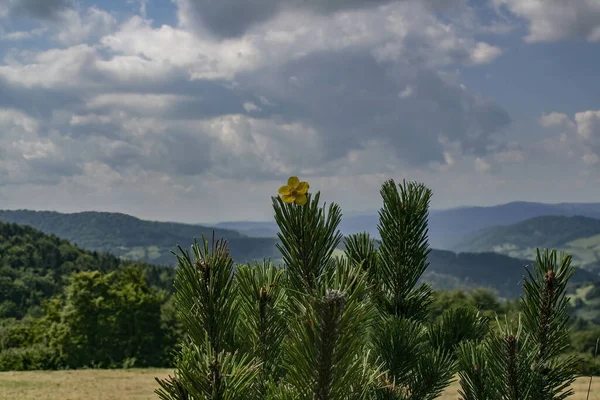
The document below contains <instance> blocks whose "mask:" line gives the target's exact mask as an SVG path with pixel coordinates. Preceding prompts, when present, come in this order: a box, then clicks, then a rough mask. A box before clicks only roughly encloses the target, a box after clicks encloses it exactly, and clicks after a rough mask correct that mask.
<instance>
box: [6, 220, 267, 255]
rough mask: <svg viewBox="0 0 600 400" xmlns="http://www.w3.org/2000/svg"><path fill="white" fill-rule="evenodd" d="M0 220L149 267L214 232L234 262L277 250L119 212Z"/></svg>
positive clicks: (231, 234) (263, 242)
mask: <svg viewBox="0 0 600 400" xmlns="http://www.w3.org/2000/svg"><path fill="white" fill-rule="evenodd" d="M0 221H3V222H8V223H17V224H21V225H28V226H31V227H33V228H36V229H39V230H41V231H42V232H45V233H51V234H54V235H57V236H59V237H61V238H64V239H67V240H69V241H71V242H72V243H74V244H76V245H77V246H79V247H81V248H84V249H88V250H95V251H106V252H110V253H111V254H114V255H116V256H118V257H122V258H126V259H130V260H135V261H145V262H150V263H152V264H162V265H174V263H175V257H174V256H173V254H171V251H176V250H177V245H181V246H183V247H187V246H189V244H190V243H191V241H192V240H193V239H194V238H198V239H199V238H200V237H201V236H202V235H203V234H204V235H206V237H211V236H212V234H213V231H214V233H215V236H216V237H217V238H225V239H227V240H228V242H229V247H230V251H231V255H232V256H233V257H234V259H235V260H236V261H237V262H246V261H251V260H253V259H262V258H263V257H272V256H274V255H276V251H277V249H276V248H275V242H276V240H275V239H272V238H250V237H246V236H244V235H242V234H240V233H239V232H236V231H233V230H227V229H220V228H209V227H205V226H200V225H192V224H181V223H174V222H156V221H145V220H141V219H139V218H135V217H132V216H130V215H125V214H118V213H107V212H81V213H73V214H63V213H58V212H52V211H30V210H15V211H12V210H3V211H2V210H0Z"/></svg>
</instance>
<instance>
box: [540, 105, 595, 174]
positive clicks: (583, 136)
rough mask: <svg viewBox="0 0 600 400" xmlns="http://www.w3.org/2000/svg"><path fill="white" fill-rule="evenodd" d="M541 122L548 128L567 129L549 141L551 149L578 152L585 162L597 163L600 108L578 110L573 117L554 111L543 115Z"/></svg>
mask: <svg viewBox="0 0 600 400" xmlns="http://www.w3.org/2000/svg"><path fill="white" fill-rule="evenodd" d="M540 124H541V125H542V126H544V127H546V128H561V129H565V130H566V131H564V132H562V133H561V134H560V136H559V137H558V138H555V139H554V140H550V141H548V142H547V145H546V146H547V149H548V150H549V151H552V150H556V151H563V152H564V151H568V152H569V153H573V152H577V153H578V154H579V156H580V157H581V159H582V160H583V161H584V163H585V164H587V165H595V164H597V162H598V160H599V155H600V110H587V111H581V112H577V113H575V115H574V117H573V118H572V119H571V118H570V117H569V116H568V115H566V114H563V113H557V112H554V113H550V114H546V115H543V116H542V117H541V118H540ZM572 147H575V149H573V148H572Z"/></svg>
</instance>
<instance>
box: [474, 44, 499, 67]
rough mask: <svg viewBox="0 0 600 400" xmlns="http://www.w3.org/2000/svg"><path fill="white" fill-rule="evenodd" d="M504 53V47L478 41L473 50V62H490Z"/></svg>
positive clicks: (476, 63) (477, 63)
mask: <svg viewBox="0 0 600 400" xmlns="http://www.w3.org/2000/svg"><path fill="white" fill-rule="evenodd" d="M501 54H502V49H500V48H499V47H496V46H491V45H489V44H487V43H485V42H478V43H477V45H476V46H475V48H474V49H473V50H472V51H471V62H472V63H473V64H475V65H479V64H489V63H490V62H492V61H493V60H494V59H495V58H497V57H499V56H500V55H501Z"/></svg>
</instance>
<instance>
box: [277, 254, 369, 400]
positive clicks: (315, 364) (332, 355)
mask: <svg viewBox="0 0 600 400" xmlns="http://www.w3.org/2000/svg"><path fill="white" fill-rule="evenodd" d="M333 264H334V265H333V268H332V269H331V270H330V272H329V273H327V274H324V275H323V279H322V280H321V285H320V286H319V287H318V288H317V291H318V292H317V293H318V294H317V295H316V296H312V295H306V297H303V298H296V299H294V301H295V302H296V303H297V304H296V306H295V307H294V309H295V310H299V313H298V315H299V318H297V319H296V321H295V322H294V323H293V325H292V327H291V329H290V336H289V337H288V339H287V341H286V342H285V344H284V364H285V367H286V371H287V375H286V381H287V382H289V383H290V385H291V386H292V387H293V388H294V392H295V393H296V394H297V397H296V398H297V399H307V400H308V399H311V400H313V399H318V400H329V399H331V400H333V399H362V398H364V396H366V395H367V394H368V390H367V389H370V388H371V387H372V385H373V384H374V383H373V382H374V380H375V378H376V377H377V373H376V369H373V368H371V367H370V366H369V367H365V362H366V361H365V356H364V355H365V353H366V352H367V351H368V343H369V339H370V328H371V324H372V321H373V317H374V308H373V306H372V305H371V304H370V303H369V302H367V301H365V294H366V285H365V276H364V274H362V273H361V272H360V270H358V269H356V268H354V267H352V266H351V265H350V264H349V263H348V262H347V261H344V260H340V259H336V261H334V262H333ZM374 371H375V372H374Z"/></svg>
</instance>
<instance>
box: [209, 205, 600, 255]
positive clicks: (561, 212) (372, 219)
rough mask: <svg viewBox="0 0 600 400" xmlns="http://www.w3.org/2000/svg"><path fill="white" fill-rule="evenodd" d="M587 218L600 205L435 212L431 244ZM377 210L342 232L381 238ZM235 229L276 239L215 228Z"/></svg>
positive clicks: (353, 218)
mask: <svg viewBox="0 0 600 400" xmlns="http://www.w3.org/2000/svg"><path fill="white" fill-rule="evenodd" d="M547 215H553V216H567V217H568V216H576V215H580V216H586V217H590V218H600V203H561V204H544V203H532V202H512V203H507V204H501V205H497V206H490V207H460V208H452V209H447V210H431V211H430V213H429V243H430V244H431V246H432V247H434V248H437V249H445V250H455V249H456V248H455V245H456V244H457V243H456V240H457V238H461V237H463V236H464V235H467V234H469V233H475V232H478V231H480V230H482V229H485V228H490V227H494V226H499V225H510V224H514V223H517V222H521V221H525V220H527V219H530V218H534V217H539V216H547ZM378 220H379V217H378V214H377V211H376V210H372V211H365V212H345V213H343V216H342V223H341V224H340V230H341V231H342V233H343V234H344V235H349V234H352V233H357V232H368V233H369V234H371V236H373V237H378V236H379V233H378V231H377V223H378ZM215 226H216V227H219V228H226V229H233V230H236V231H239V232H241V233H243V234H245V235H248V236H259V237H276V235H277V232H278V227H277V225H276V224H275V222H268V221H267V222H264V221H262V222H248V221H238V222H224V223H220V224H217V225H215Z"/></svg>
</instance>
